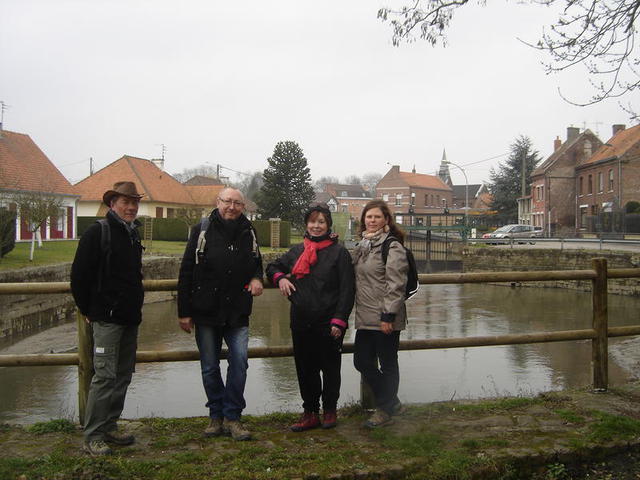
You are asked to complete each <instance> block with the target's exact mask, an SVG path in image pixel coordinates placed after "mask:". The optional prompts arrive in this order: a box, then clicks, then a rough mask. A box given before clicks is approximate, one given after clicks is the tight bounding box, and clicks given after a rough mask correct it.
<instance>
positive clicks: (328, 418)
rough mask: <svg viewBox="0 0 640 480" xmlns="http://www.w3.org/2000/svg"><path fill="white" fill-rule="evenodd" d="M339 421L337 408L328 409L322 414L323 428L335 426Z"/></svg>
mask: <svg viewBox="0 0 640 480" xmlns="http://www.w3.org/2000/svg"><path fill="white" fill-rule="evenodd" d="M336 423H338V415H337V413H336V411H335V410H326V411H325V412H323V414H322V428H325V429H326V428H333V427H335V426H336Z"/></svg>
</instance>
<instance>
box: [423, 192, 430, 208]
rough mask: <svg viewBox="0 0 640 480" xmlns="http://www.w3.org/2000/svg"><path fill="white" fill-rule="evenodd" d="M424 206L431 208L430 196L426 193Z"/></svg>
mask: <svg viewBox="0 0 640 480" xmlns="http://www.w3.org/2000/svg"><path fill="white" fill-rule="evenodd" d="M424 206H425V207H428V206H429V195H427V194H426V193H425V194H424Z"/></svg>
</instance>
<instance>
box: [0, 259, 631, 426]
mask: <svg viewBox="0 0 640 480" xmlns="http://www.w3.org/2000/svg"><path fill="white" fill-rule="evenodd" d="M619 278H640V268H623V269H611V270H608V269H607V262H606V259H604V258H594V259H593V260H592V269H588V270H553V271H533V272H483V273H446V274H421V275H419V280H420V284H422V285H435V284H462V283H501V282H544V281H550V280H591V283H592V289H591V298H592V327H591V328H589V329H583V330H563V331H552V332H533V333H524V334H509V335H495V336H479V337H450V338H433V339H423V340H403V341H401V342H400V347H399V348H400V350H422V349H438V348H466V347H480V346H491V345H493V346H495V345H518V344H532V343H546V342H565V341H572V340H591V342H592V366H593V388H594V389H595V390H596V391H605V390H606V389H607V388H608V338H609V337H620V336H629V335H640V325H632V326H626V327H609V326H608V309H607V282H608V279H619ZM177 284H178V282H177V280H145V281H144V289H145V290H146V291H174V290H176V288H177ZM69 292H70V285H69V283H68V282H50V283H0V295H13V294H54V293H56V294H60V293H69ZM77 317H78V318H77V322H78V353H54V354H25V355H0V367H27V366H43V365H77V366H78V376H79V381H78V409H79V413H80V419H81V421H82V418H83V417H84V411H85V406H86V399H87V394H88V389H89V384H90V383H91V377H92V375H93V358H92V350H93V348H92V338H91V334H90V329H89V328H90V327H89V326H88V324H87V323H86V322H85V319H84V317H83V316H82V315H80V314H78V316H77ZM353 351H354V344H353V343H345V344H344V345H343V352H344V353H353ZM226 353H227V352H226V349H223V352H222V358H226ZM289 356H293V347H291V346H279V347H251V348H249V358H274V357H289ZM199 358H200V355H199V353H198V351H197V350H180V351H173V350H172V351H138V352H137V355H136V361H137V362H139V363H143V362H181V361H193V360H199Z"/></svg>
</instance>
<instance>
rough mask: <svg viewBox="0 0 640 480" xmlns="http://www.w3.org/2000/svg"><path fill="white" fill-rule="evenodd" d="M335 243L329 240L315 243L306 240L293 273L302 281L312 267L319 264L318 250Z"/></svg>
mask: <svg viewBox="0 0 640 480" xmlns="http://www.w3.org/2000/svg"><path fill="white" fill-rule="evenodd" d="M332 243H333V239H331V238H327V239H326V240H322V241H320V242H314V241H312V240H310V239H308V238H305V239H304V251H303V252H302V254H300V256H299V257H298V260H297V261H296V264H295V265H294V266H293V269H292V270H291V273H292V274H294V275H295V276H296V278H298V279H300V278H302V277H304V276H305V275H308V274H309V272H310V271H311V267H312V266H314V265H315V264H316V263H317V262H318V254H317V252H318V250H322V249H323V248H327V247H328V246H329V245H331V244H332Z"/></svg>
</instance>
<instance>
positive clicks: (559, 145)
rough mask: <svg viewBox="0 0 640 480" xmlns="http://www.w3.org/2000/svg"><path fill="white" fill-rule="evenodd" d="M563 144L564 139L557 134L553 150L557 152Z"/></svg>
mask: <svg viewBox="0 0 640 480" xmlns="http://www.w3.org/2000/svg"><path fill="white" fill-rule="evenodd" d="M561 146H562V140H560V137H558V136H556V139H555V140H554V141H553V151H554V152H555V151H556V150H558V149H559V148H560V147H561Z"/></svg>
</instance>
